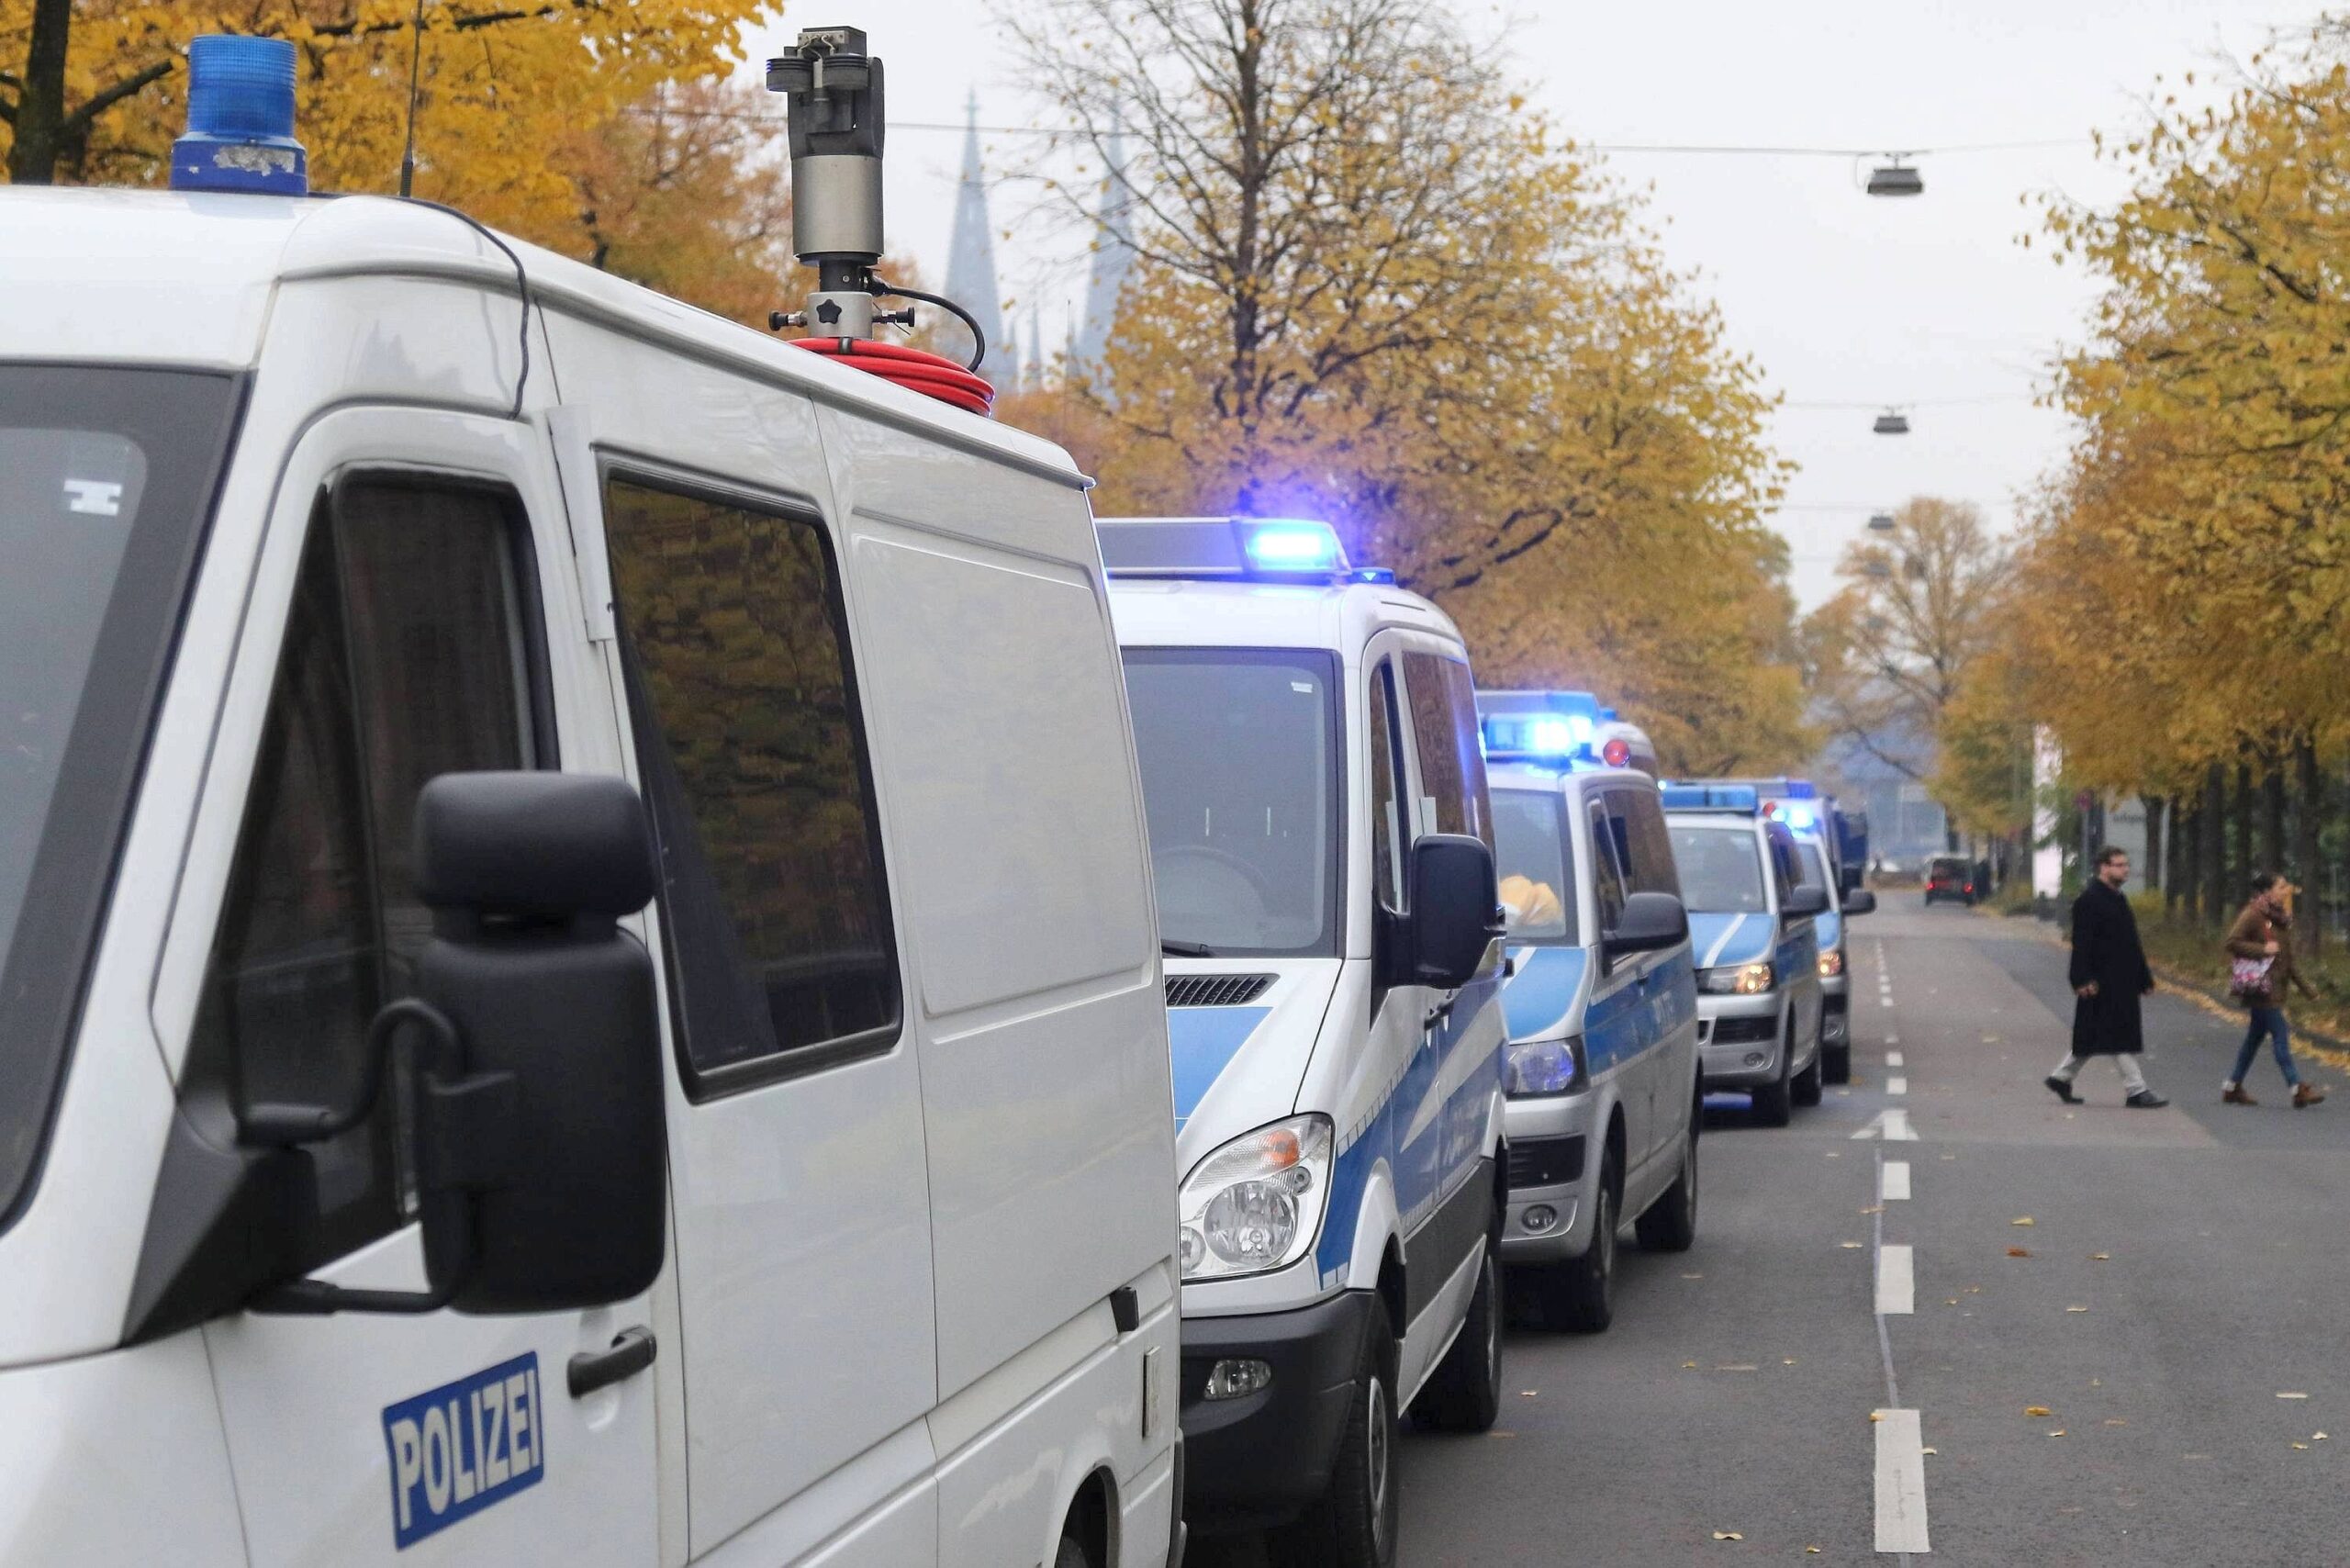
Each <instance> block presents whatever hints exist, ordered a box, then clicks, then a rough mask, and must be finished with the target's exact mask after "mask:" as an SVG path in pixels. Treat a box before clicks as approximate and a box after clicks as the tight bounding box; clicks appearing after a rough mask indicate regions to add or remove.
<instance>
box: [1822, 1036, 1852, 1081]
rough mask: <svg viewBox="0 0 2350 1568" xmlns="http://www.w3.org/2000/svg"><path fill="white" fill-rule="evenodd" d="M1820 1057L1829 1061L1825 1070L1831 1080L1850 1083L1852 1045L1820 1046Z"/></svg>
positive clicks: (1824, 1060) (1826, 1061)
mask: <svg viewBox="0 0 2350 1568" xmlns="http://www.w3.org/2000/svg"><path fill="white" fill-rule="evenodd" d="M1819 1058H1820V1060H1822V1061H1823V1062H1825V1063H1827V1067H1826V1068H1825V1069H1824V1071H1825V1074H1826V1076H1827V1079H1828V1081H1829V1082H1830V1083H1850V1082H1852V1047H1851V1046H1849V1045H1842V1046H1822V1047H1819Z"/></svg>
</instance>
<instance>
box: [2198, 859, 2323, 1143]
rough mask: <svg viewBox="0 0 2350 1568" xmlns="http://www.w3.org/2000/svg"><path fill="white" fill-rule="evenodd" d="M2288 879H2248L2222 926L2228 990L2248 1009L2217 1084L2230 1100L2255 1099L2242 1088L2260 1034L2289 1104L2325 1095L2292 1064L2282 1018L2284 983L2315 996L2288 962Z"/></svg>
mask: <svg viewBox="0 0 2350 1568" xmlns="http://www.w3.org/2000/svg"><path fill="white" fill-rule="evenodd" d="M2295 891H2296V890H2295V888H2294V887H2293V884H2292V883H2290V882H2288V881H2287V880H2286V879H2284V878H2282V877H2280V876H2278V875H2277V873H2276V872H2274V871H2260V872H2256V873H2255V874H2254V876H2253V879H2252V902H2249V903H2247V904H2245V905H2244V912H2243V913H2240V914H2238V915H2237V916H2236V923H2235V924H2234V925H2233V926H2232V927H2230V928H2229V931H2228V958H2229V976H2228V979H2229V984H2228V991H2229V994H2230V995H2232V996H2233V997H2234V998H2235V999H2236V1000H2237V1001H2239V1002H2243V1003H2244V1006H2245V1007H2247V1008H2249V1009H2250V1010H2251V1013H2252V1026H2251V1027H2250V1028H2249V1029H2247V1030H2246V1031H2245V1032H2244V1048H2243V1049H2242V1050H2240V1051H2238V1052H2237V1053H2236V1069H2235V1070H2234V1071H2233V1072H2232V1073H2230V1074H2228V1081H2227V1082H2225V1083H2223V1084H2221V1086H2220V1098H2221V1100H2223V1101H2225V1102H2226V1103H2229V1104H2231V1105H2256V1104H2258V1103H2260V1102H2259V1101H2257V1100H2255V1099H2254V1098H2253V1097H2252V1096H2251V1095H2250V1094H2247V1093H2246V1092H2244V1074H2246V1073H2248V1072H2250V1071H2251V1070H2252V1058H2253V1056H2254V1054H2255V1052H2257V1051H2258V1050H2259V1049H2260V1039H2261V1036H2264V1035H2266V1036H2267V1037H2268V1041H2269V1044H2270V1045H2271V1046H2273V1047H2275V1048H2276V1052H2277V1067H2278V1068H2279V1069H2280V1070H2282V1071H2283V1072H2284V1074H2285V1084H2286V1087H2288V1088H2289V1089H2290V1090H2292V1092H2293V1108H2294V1109H2295V1110H2300V1109H2302V1108H2303V1107H2305V1106H2310V1105H2314V1104H2316V1103H2318V1102H2319V1101H2321V1100H2322V1099H2324V1098H2325V1091H2324V1090H2322V1089H2312V1088H2311V1087H2310V1086H2309V1085H2308V1084H2306V1083H2303V1082H2302V1081H2301V1074H2300V1070H2299V1069H2298V1068H2296V1067H2294V1065H2293V1031H2292V1028H2291V1026H2290V1025H2288V1024H2287V1023H2286V1022H2285V988H2286V986H2288V985H2297V986H2299V987H2300V988H2301V994H2302V995H2303V996H2315V995H2316V994H2317V992H2315V991H2311V989H2310V983H2309V981H2307V980H2303V979H2301V977H2300V971H2299V970H2297V969H2294V968H2293V929H2292V928H2293V894H2294V892H2295Z"/></svg>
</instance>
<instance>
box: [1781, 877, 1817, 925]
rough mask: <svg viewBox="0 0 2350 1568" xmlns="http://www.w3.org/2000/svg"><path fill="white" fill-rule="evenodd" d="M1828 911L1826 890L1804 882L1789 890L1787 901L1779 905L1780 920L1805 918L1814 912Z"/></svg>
mask: <svg viewBox="0 0 2350 1568" xmlns="http://www.w3.org/2000/svg"><path fill="white" fill-rule="evenodd" d="M1826 913H1828V890H1827V889H1826V888H1819V887H1814V886H1812V885H1810V884H1809V883H1806V884H1805V885H1804V886H1802V887H1800V888H1796V889H1793V890H1790V891H1789V892H1788V894H1787V902H1785V904H1783V905H1781V906H1780V909H1779V918H1780V919H1781V920H1806V919H1808V918H1810V917H1811V916H1813V915H1815V914H1826Z"/></svg>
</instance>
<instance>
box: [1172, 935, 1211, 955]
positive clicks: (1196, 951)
mask: <svg viewBox="0 0 2350 1568" xmlns="http://www.w3.org/2000/svg"><path fill="white" fill-rule="evenodd" d="M1158 950H1159V951H1160V952H1162V953H1165V954H1167V955H1168V956H1169V957H1170V958H1214V957H1215V949H1214V948H1213V947H1211V946H1208V945H1207V944H1206V943H1204V942H1179V941H1177V940H1176V939H1175V938H1174V937H1172V936H1162V937H1160V938H1159V939H1158Z"/></svg>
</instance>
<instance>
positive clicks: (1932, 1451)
mask: <svg viewBox="0 0 2350 1568" xmlns="http://www.w3.org/2000/svg"><path fill="white" fill-rule="evenodd" d="M1918 1451H1919V1453H1936V1454H1938V1453H1940V1452H1942V1450H1940V1449H1927V1448H1921V1449H1919V1450H1918Z"/></svg>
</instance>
